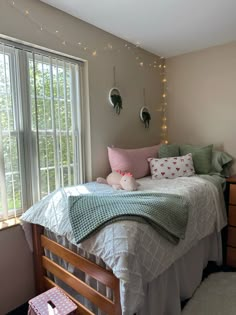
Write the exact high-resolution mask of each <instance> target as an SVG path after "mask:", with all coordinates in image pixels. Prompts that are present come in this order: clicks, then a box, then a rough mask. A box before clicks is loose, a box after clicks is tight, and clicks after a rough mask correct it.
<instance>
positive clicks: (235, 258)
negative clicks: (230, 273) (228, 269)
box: [227, 247, 236, 267]
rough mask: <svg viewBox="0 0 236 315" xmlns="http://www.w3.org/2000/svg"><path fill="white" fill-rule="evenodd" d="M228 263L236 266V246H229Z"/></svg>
mask: <svg viewBox="0 0 236 315" xmlns="http://www.w3.org/2000/svg"><path fill="white" fill-rule="evenodd" d="M227 265H229V266H232V267H236V248H231V247H227Z"/></svg>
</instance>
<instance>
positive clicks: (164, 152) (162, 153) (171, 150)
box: [158, 144, 179, 159]
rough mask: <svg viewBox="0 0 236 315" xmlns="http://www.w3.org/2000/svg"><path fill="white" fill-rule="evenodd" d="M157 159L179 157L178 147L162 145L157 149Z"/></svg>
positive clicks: (175, 145)
mask: <svg viewBox="0 0 236 315" xmlns="http://www.w3.org/2000/svg"><path fill="white" fill-rule="evenodd" d="M158 154H159V158H161V159H162V158H167V157H175V156H179V145H177V144H162V145H161V147H160V149H159V152H158Z"/></svg>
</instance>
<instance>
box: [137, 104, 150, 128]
mask: <svg viewBox="0 0 236 315" xmlns="http://www.w3.org/2000/svg"><path fill="white" fill-rule="evenodd" d="M140 119H141V120H142V121H143V123H144V125H145V128H149V123H150V120H151V114H150V113H149V109H148V108H147V107H145V106H143V107H142V108H141V109H140Z"/></svg>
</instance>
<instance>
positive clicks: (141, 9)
mask: <svg viewBox="0 0 236 315" xmlns="http://www.w3.org/2000/svg"><path fill="white" fill-rule="evenodd" d="M41 1H43V2H45V3H48V4H50V5H52V6H54V7H56V8H58V9H60V10H62V11H65V12H67V13H69V14H71V15H73V16H75V17H77V18H79V19H81V20H84V21H86V22H88V23H90V24H93V25H95V26H97V27H99V28H101V29H103V30H105V31H107V32H109V33H112V34H114V35H116V36H118V37H120V38H123V39H125V40H127V41H129V42H131V43H133V44H137V43H140V46H141V47H142V48H144V49H146V50H148V51H150V52H153V53H155V54H157V55H159V56H164V57H172V56H176V55H180V54H183V53H187V52H192V51H196V50H200V49H203V48H207V47H210V46H215V45H220V44H224V43H228V42H231V41H234V40H236V1H235V0H100V1H95V0H41Z"/></svg>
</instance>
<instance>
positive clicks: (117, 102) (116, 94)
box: [109, 87, 122, 115]
mask: <svg viewBox="0 0 236 315" xmlns="http://www.w3.org/2000/svg"><path fill="white" fill-rule="evenodd" d="M109 101H110V103H111V105H112V106H113V107H114V108H115V111H116V113H117V114H118V115H119V114H120V111H121V109H122V98H121V96H120V91H119V89H118V88H116V87H113V88H112V89H111V90H110V92H109Z"/></svg>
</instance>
